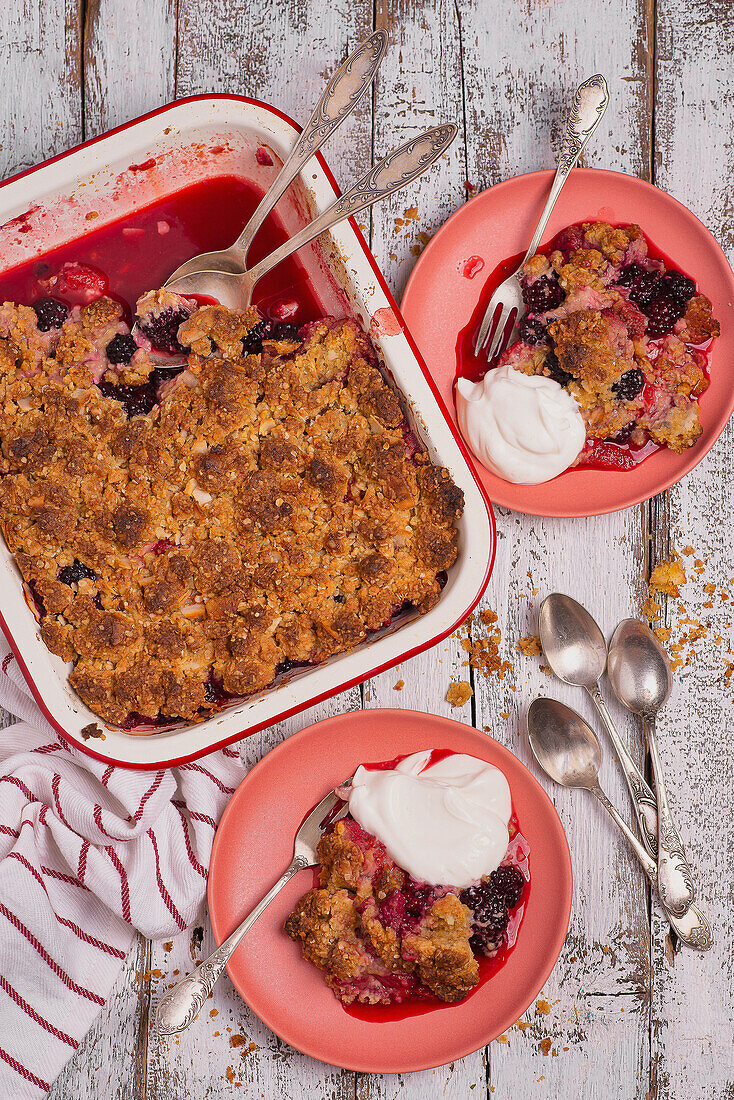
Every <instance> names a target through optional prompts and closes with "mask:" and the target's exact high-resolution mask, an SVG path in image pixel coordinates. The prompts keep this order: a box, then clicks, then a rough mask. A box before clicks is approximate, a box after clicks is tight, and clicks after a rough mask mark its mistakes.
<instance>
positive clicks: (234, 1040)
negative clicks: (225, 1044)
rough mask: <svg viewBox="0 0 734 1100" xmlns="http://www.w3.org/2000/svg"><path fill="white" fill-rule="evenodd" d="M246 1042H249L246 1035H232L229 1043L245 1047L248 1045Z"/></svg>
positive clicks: (232, 1045)
mask: <svg viewBox="0 0 734 1100" xmlns="http://www.w3.org/2000/svg"><path fill="white" fill-rule="evenodd" d="M246 1044H247V1036H246V1035H230V1037H229V1045H230V1046H231V1047H243V1046H246Z"/></svg>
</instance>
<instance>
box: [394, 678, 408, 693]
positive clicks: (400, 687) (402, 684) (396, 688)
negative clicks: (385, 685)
mask: <svg viewBox="0 0 734 1100" xmlns="http://www.w3.org/2000/svg"><path fill="white" fill-rule="evenodd" d="M404 687H405V680H398V682H397V684H395V686H394V687H393V691H402V690H403V688H404Z"/></svg>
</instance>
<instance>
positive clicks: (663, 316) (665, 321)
mask: <svg viewBox="0 0 734 1100" xmlns="http://www.w3.org/2000/svg"><path fill="white" fill-rule="evenodd" d="M685 311H686V307H685V304H684V303H682V302H676V301H674V299H673V298H671V297H669V295H667V294H660V295H656V296H655V297H654V298H653V300H652V301H651V302H650V304H649V305H648V306H647V307H646V309H645V313H646V314H647V335H648V336H649V337H651V338H652V339H653V340H657V338H658V337H659V336H667V334H668V333H669V332H672V331H673V328H674V327H675V323H676V321H678V320H680V318H681V317H682V316H683V314H684V313H685Z"/></svg>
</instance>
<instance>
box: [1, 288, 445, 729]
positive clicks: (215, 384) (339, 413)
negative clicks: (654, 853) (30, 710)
mask: <svg viewBox="0 0 734 1100" xmlns="http://www.w3.org/2000/svg"><path fill="white" fill-rule="evenodd" d="M142 301H143V302H144V303H145V308H147V309H150V310H158V311H159V312H160V311H161V310H165V309H166V308H169V307H171V306H172V305H174V306H175V305H178V306H181V305H182V306H183V314H184V315H185V316H187V319H186V320H185V321H184V323H183V324H182V325H181V326H180V328H179V329H178V338H179V340H180V342H181V343H182V344H183V345H185V346H186V347H188V348H190V354H189V355H188V366H187V368H186V369H185V370H184V371H183V372H182V373H180V374H178V375H177V376H176V377H175V378H173V379H172V380H171V381H169V382H166V383H164V384H163V385H162V386H161V387H160V388H159V390H158V391H157V392H158V404H156V405H155V406H154V407H153V408H152V409H151V411H150V412H148V413H146V414H144V415H134V416H132V417H131V418H130V419H128V418H127V415H126V411H125V407H124V406H123V405H122V404H121V403H120V401H118V400H115V399H114V398H113V397H109V396H103V394H102V392H100V390H99V389H98V387H97V386H96V385H95V384H94V383H95V382H99V381H100V380H104V381H105V382H106V383H118V384H136V383H137V384H140V383H141V382H142V383H144V382H146V380H147V379H148V378H149V377H155V376H153V375H151V371H152V369H153V363H152V360H151V358H150V355H149V353H148V351H146V350H145V347H140V348H139V350H138V351H137V352H136V353H135V355H134V357H133V359H132V361H131V363H130V364H128V365H127V366H125V367H112V366H111V365H110V363H109V361H108V360H107V357H106V353H105V349H106V347H107V344H108V343H109V341H110V340H111V339H112V337H113V336H114V335H115V334H118V333H126V332H127V331H128V327H127V326H126V325H125V324H124V323H123V321H122V311H121V308H120V306H119V305H118V304H117V303H116V302H114V301H112V300H110V299H108V298H101V299H99V300H97V301H95V302H93V303H92V304H91V305H87V306H85V307H83V308H79V307H75V308H74V309H73V310H72V311H71V313H70V315H69V318H68V319H67V321H66V322H65V323H64V324H63V326H62V328H61V329H56V330H53V329H52V330H50V331H48V332H40V331H39V329H38V326H37V324H36V320H37V319H36V314H35V312H34V310H33V309H31V308H29V307H26V306H18V305H13V304H11V303H6V304H5V305H3V306H2V307H0V395H1V406H0V441H1V447H2V450H1V454H0V527H1V529H2V533H3V535H4V537H5V540H6V542H7V544H8V546H9V548H10V550H11V551H12V552H13V553H14V554H15V557H16V561H17V564H18V566H19V569H20V571H21V573H22V575H23V578H24V579H25V581H26V582H27V584H28V585H29V586H31V589H32V591H33V592H34V595H35V597H36V599H37V601H39V602H40V603H41V604H42V607H43V611H44V613H43V616H42V620H41V634H42V637H43V639H44V641H45V643H46V645H47V646H48V648H49V649H50V650H51V651H52V652H53V653H55V654H57V655H58V656H60V657H61V658H63V660H65V661H68V662H72V663H73V665H74V667H73V670H72V671H71V673H70V677H69V679H70V682H71V684H72V685H73V686H74V688H75V689H76V691H77V692H78V694H79V695H80V696H81V698H82V699H83V700H84V702H85V703H86V704H87V705H88V706H89V707H90V708H91V710H93V711H94V712H95V713H96V714H98V715H99V716H100V717H102V718H103V719H104V720H105V721H107V722H109V723H111V724H120V723H122V722H124V721H125V720H126V719H127V718H129V716H130V715H141V716H145V717H146V718H149V719H156V718H160V719H163V718H168V717H170V718H174V717H175V718H185V719H200V718H202V717H205V716H206V715H207V713H208V712H210V711H212V710H216V709H217V707H218V706H219V703H218V702H216V701H215V700H214V699H213V698H211V697H210V696H211V692H210V691H209V690H208V687H209V685H210V684H211V683H212V678H213V681H214V682H216V684H217V685H218V686H221V688H222V689H223V691H224V692H226V693H229V694H232V695H236V696H246V695H250V694H252V693H254V692H257V691H260V690H261V689H264V688H266V687H267V686H268V685H270V684H271V683H272V681H273V679H274V677H275V676H276V672H277V671H278V669H279V667H280V666H282V665H283V664H284V663H285V667H290V666H291V665H292V664H294V663H318V662H320V661H323V660H325V659H326V658H328V657H330V656H332V655H333V654H336V653H340V652H342V651H344V650H348V649H350V648H352V647H353V646H355V645H357V644H358V643H359V642H361V641H362V640H363V639H364V638H365V637H366V636H367V635H368V634H369V633H370V632H372V631H374V630H376V629H378V628H380V627H381V626H383V625H384V624H385V623H387V622H389V620H390V619H391V617H392V615H393V614H395V612H396V611H397V610H399V609H400V608H401V607H402V606H403V605H405V604H406V603H407V604H411V605H413V606H415V607H416V608H417V609H418V610H419V611H421V612H425V611H428V610H429V609H430V608H432V607H433V606H434V605H435V604H436V602H437V600H438V598H439V595H440V591H441V574H442V573H443V572H444V571H445V570H447V569H449V568H450V567H451V565H452V564H453V562H454V560H455V558H456V554H457V550H456V529H455V526H454V524H455V520H456V519H457V517H458V516H459V515H460V514H461V511H462V508H463V495H462V493H461V491H460V490H459V489H458V488H457V487H456V486H455V485H454V484H453V482H452V481H451V478H450V476H449V473H448V471H447V470H445V469H441V468H439V467H437V466H434V465H433V464H432V463H431V462H430V460H429V458H428V456H427V454H426V453H425V452H424V451H423V450H422V449H421V448H420V446H419V445H418V444H417V442H416V441H415V439H414V438H413V437H412V435H411V434H410V433H409V432H408V429H407V424H406V422H405V419H404V416H403V412H402V409H401V406H400V402H399V400H398V397H397V396H396V394H395V393H394V392H393V391H392V389H391V388H390V387H389V386H388V385H387V383H386V382H385V381H384V379H383V377H382V375H381V373H380V371H379V370H378V367H377V361H376V358H375V354H374V350H373V348H372V346H371V344H370V342H369V339H368V338H367V336H365V334H364V333H363V332H362V331H361V329H360V328H359V327H358V325H357V324H356V323H355V322H353V321H349V320H334V319H333V318H325V319H322V320H320V321H317V322H314V323H312V324H310V325H308V326H305V327H304V328H303V329H301V330H300V333H299V339H297V340H296V339H284V340H268V339H265V340H264V341H263V345H262V352H261V353H258V354H251V355H243V354H242V337H243V336H244V335H245V334H246V333H247V332H248V331H249V330H250V329H252V328H253V326H254V325H255V324H256V323H257V321H258V320H259V316H258V315H257V312H256V311H255V310H250V311H248V312H247V313H246V314H237V313H233V312H230V311H229V310H226V309H224V308H223V307H221V306H203V307H201V308H196V306H195V304H193V303H191V302H187V301H186V300H184V299H175V296H173V295H171V294H170V293H169V292H165V291H157V292H151V294H149V295H147V296H146V297H145V299H143V300H142ZM139 311H140V310H139ZM75 561H76V562H81V563H83V565H84V566H86V567H87V570H88V571H89V572H90V573H91V571H93V573H94V574H95V576H94V577H92V576H83V577H81V578H80V579H79V580H78V581H76V582H74V583H62V581H60V580H59V572H60V570H62V569H64V568H65V567H68V566H72V564H73V563H74V562H75Z"/></svg>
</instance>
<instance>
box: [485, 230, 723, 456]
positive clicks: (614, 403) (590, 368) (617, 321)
mask: <svg viewBox="0 0 734 1100" xmlns="http://www.w3.org/2000/svg"><path fill="white" fill-rule="evenodd" d="M569 234H570V236H569ZM562 236H563V235H562ZM566 236H568V238H569V241H570V242H571V243H567V244H564V247H563V250H561V249H560V248H559V249H556V250H555V251H553V252H551V254H550V255H549V256H546V255H544V254H542V253H538V254H537V255H535V256H532V257H531V258H530V259H529V260H528V261H527V263H526V264H525V267H524V276H525V277H526V279H527V280H528V281H529V283H530V284H531V285H532V282H533V281H535V280H536V279H539V278H557V280H558V284H559V286H560V287H561V289H562V290H563V292H564V295H565V298H564V301H562V302H561V304H560V305H559V306H557V307H556V308H554V309H550V310H548V311H546V312H545V313H540V314H535V315H534V316H537V317H538V318H539V320H540V321H542V323H543V324H544V325H545V326H546V327H547V331H548V333H549V335H550V337H551V340H552V344H553V350H554V352H555V356H556V359H557V368H560V370H561V371H562V372H565V374H566V375H570V376H571V379H570V381H568V382H563V383H562V384H564V385H566V388H567V389H568V391H569V392H570V393H571V394H572V395H573V396H574V397H575V398H576V400H577V402H578V404H579V407H580V410H581V414H582V416H583V418H584V422H585V425H586V434H587V438H588V439H591V440H602V439H609V440H614V439H615V437H616V436H619V435H620V433H628V434H627V435H626V436H623V438H629V439H630V441H631V443H632V444H634V445H635V446H642V445H643V444H644V443H645V442H646V440H647V439H648V438H649V439H651V440H653V441H654V442H655V443H657V444H658V445H660V446H665V447H668V448H669V449H670V450H671V451H674V452H675V453H677V454H680V453H682V452H683V451H685V450H686V449H687V448H689V447H691V446H693V444H694V443H695V442H696V440H697V439H698V438H699V436H700V435H701V432H702V428H701V424H700V420H699V409H698V402H697V401H696V400H695V398H697V397H699V396H700V395H701V393H703V391H704V390H705V389H706V387H707V386H708V380H707V378H706V375H705V373H704V370H703V364H704V362H705V357H704V356H703V355H702V353H701V352H700V351H699V349H698V347H697V345H704V344H706V343H707V342H708V341H709V340H711V339H712V338H713V337H716V336H718V335H719V331H720V329H719V324H718V322H717V321H716V320H715V319H714V318H713V316H712V313H711V302H710V301H709V300H708V298H706V297H705V295H703V294H695V295H694V297H693V298H691V300H690V301H689V302H688V304H687V306H686V309H685V313H684V315H683V316H682V317H681V318H680V319H679V320H678V321H677V322H676V324H675V326H674V329H673V331H672V332H671V333H669V334H668V335H665V336H663V337H660V338H658V339H657V340H655V341H653V342H652V343H651V342H650V339H649V338H648V336H647V335H646V328H647V325H648V320H647V318H646V316H645V315H644V314H643V313H642V312H641V311H640V309H639V308H638V307H637V305H635V304H634V302H633V301H631V300H630V299H629V291H628V289H627V288H626V287H625V286H622V285H621V284H617V282H616V279H617V278H618V276H619V271H620V265H629V264H631V263H637V264H643V265H645V264H647V265H649V267H650V268H651V269H652V270H656V269H662V267H663V265H662V263H660V262H659V261H655V260H651V259H650V258H649V256H648V248H647V242H646V240H645V238H644V235H643V233H642V230H641V228H640V227H639V226H638V225H624V226H611V225H609V224H608V223H606V222H591V223H584V224H583V225H582V226H580V227H575V226H572V227H569V229H568V230H567V231H566ZM501 362H502V363H503V364H504V363H510V364H511V365H512V366H513V367H514V368H515V369H517V370H521V371H523V372H524V373H525V374H543V375H546V376H553V372H554V367H553V365H552V358H551V356H550V354H549V349H548V348H547V347H539V346H536V345H531V344H528V343H525V342H524V341H522V340H519V341H517V342H516V343H515V344H513V345H512V346H511V347H510V348H509V349H508V350H507V352H506V353H505V355H504V356H503V359H502V360H501ZM557 368H556V369H557ZM630 370H639V371H641V372H642V374H643V376H644V379H645V381H646V382H647V383H649V384H650V389H651V392H652V393H654V400H653V401H652V403H650V402H647V403H646V402H645V400H644V398H643V395H642V394H640V395H638V396H637V397H636V398H634V399H631V400H625V399H623V398H620V397H619V396H618V395H617V394H616V393H615V392H614V389H613V387H614V386H615V385H618V384H619V382H620V379H621V378H622V375H623V374H625V373H626V372H628V371H630Z"/></svg>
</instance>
